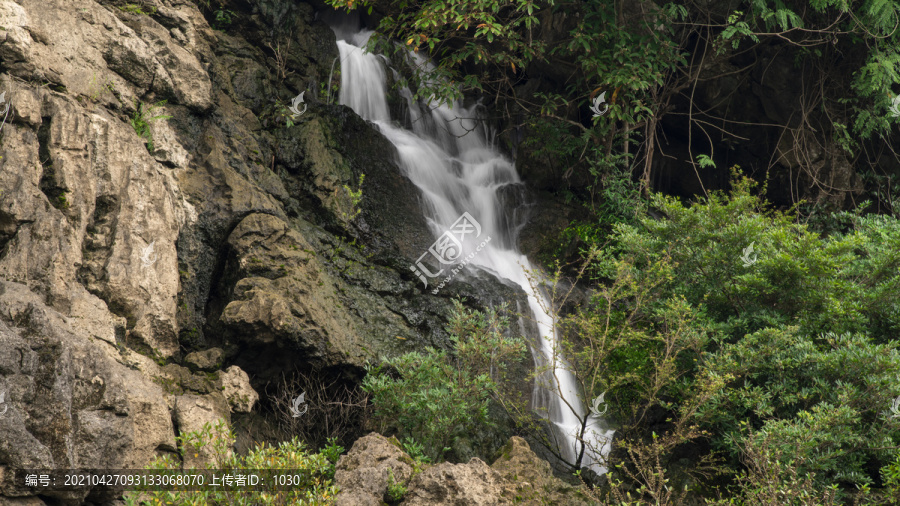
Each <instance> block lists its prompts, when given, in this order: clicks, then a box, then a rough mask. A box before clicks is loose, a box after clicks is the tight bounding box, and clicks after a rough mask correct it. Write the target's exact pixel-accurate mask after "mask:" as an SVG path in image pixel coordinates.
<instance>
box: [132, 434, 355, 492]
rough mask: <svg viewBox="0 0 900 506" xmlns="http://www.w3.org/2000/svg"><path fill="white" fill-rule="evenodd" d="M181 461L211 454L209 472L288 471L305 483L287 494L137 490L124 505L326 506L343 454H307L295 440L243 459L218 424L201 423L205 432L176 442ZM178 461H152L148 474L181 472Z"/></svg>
mask: <svg viewBox="0 0 900 506" xmlns="http://www.w3.org/2000/svg"><path fill="white" fill-rule="evenodd" d="M177 441H178V449H179V456H180V457H182V458H183V457H184V456H185V455H189V454H191V453H193V454H194V456H195V457H197V456H200V455H201V454H208V453H210V452H211V453H212V457H213V458H212V460H213V462H211V463H209V464H208V465H207V468H209V469H217V470H218V469H221V470H225V471H240V470H245V469H246V470H250V469H253V470H275V469H290V470H292V471H299V473H298V475H299V474H302V475H303V476H304V478H305V479H306V481H305V482H304V483H301V484H300V485H299V486H296V487H295V488H291V489H283V490H277V489H275V488H274V487H272V488H269V489H254V490H247V491H244V490H235V491H220V490H215V489H214V488H211V489H209V490H198V491H150V490H140V489H138V491H137V492H136V493H130V494H128V495H127V496H126V503H127V504H129V505H135V504H140V505H144V504H149V505H157V504H177V505H184V504H196V505H223V506H224V505H248V506H251V505H252V506H257V505H262V504H298V505H299V504H330V503H332V502H333V499H334V496H335V494H337V487H336V486H335V485H334V484H333V483H332V479H333V477H334V471H335V464H336V463H337V459H338V457H339V456H340V454H341V453H343V451H344V449H343V448H341V447H339V446H336V445H334V444H333V442H332V444H331V445H329V446H328V447H326V448H324V449H322V450H321V451H320V452H319V453H309V452H308V451H307V450H306V448H305V446H304V445H303V443H301V442H299V441H298V440H297V439H293V440H291V441H286V442H282V443H280V444H279V445H278V446H270V445H266V444H261V445H259V446H257V447H256V449H254V450H252V451H250V453H248V454H247V455H246V456H238V455H234V454H233V453H232V452H231V450H230V447H231V444H232V442H233V441H234V435H233V434H232V433H231V430H230V429H229V428H228V427H227V426H226V425H225V424H224V423H222V422H219V423H217V424H216V425H210V424H208V423H207V424H205V425H204V426H203V429H201V430H199V431H196V432H189V433H186V434H183V435H181V436H179V437H178V438H177ZM181 467H182V462H181V460H180V459H179V458H178V457H175V456H172V455H167V456H165V457H161V458H158V459H156V460H154V461H153V462H152V463H151V464H150V465H148V466H147V469H153V470H176V469H181Z"/></svg>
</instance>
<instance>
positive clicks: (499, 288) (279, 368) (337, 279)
mask: <svg viewBox="0 0 900 506" xmlns="http://www.w3.org/2000/svg"><path fill="white" fill-rule="evenodd" d="M200 4H203V2H193V1H189V0H145V1H143V2H140V11H139V12H132V11H133V9H124V8H122V7H124V6H125V3H124V2H120V1H115V0H0V93H3V94H4V95H2V96H3V97H4V103H3V104H0V111H2V110H4V108H5V105H7V104H8V105H9V111H8V114H6V115H0V392H2V393H3V394H4V396H3V406H4V407H5V408H6V411H5V412H4V413H3V415H2V416H0V502H2V501H7V500H8V501H12V500H16V501H24V502H22V503H23V504H26V503H28V501H32V499H33V498H29V497H31V495H32V492H31V491H29V490H25V489H22V488H21V487H20V486H19V485H17V484H16V483H12V482H11V481H10V480H9V479H8V474H5V473H4V470H8V469H22V468H65V467H79V466H81V467H94V468H97V467H100V468H104V467H106V468H128V467H132V468H139V467H143V466H144V465H145V464H147V463H148V462H149V461H150V460H151V459H153V458H155V457H157V456H162V455H165V454H167V453H171V452H174V451H175V437H176V436H177V435H178V434H180V433H184V432H186V431H191V430H197V429H199V428H201V427H202V426H203V424H204V423H207V422H215V421H217V420H223V421H225V422H230V421H232V419H233V417H236V416H243V415H245V414H246V413H247V412H250V411H254V410H256V409H258V408H257V406H258V405H259V404H260V403H261V402H263V401H265V399H262V398H260V395H259V394H260V393H261V392H262V387H264V386H265V385H266V383H267V382H270V381H275V380H277V379H278V378H280V377H281V374H282V373H283V372H285V371H290V370H293V369H295V368H298V367H302V368H305V369H307V370H310V369H311V370H321V371H332V372H331V374H339V375H341V376H342V377H344V378H345V379H346V380H347V381H356V380H358V379H359V377H360V376H361V374H362V368H361V367H362V365H363V364H364V363H365V362H366V361H367V360H378V359H379V358H381V357H384V356H390V355H393V354H398V353H402V352H405V351H410V350H413V349H420V348H421V347H423V346H425V345H428V346H447V345H448V342H449V341H448V339H447V335H446V333H445V331H444V330H443V329H444V325H445V323H446V321H447V317H448V315H449V311H450V308H451V304H450V302H449V297H450V296H465V297H467V298H468V301H469V302H468V303H469V304H471V305H473V306H475V307H484V306H485V305H487V304H490V303H492V302H497V301H501V300H515V299H518V300H520V301H522V302H523V304H524V305H527V304H526V303H525V302H524V295H523V294H522V293H521V291H520V290H518V289H517V288H513V287H510V286H507V285H504V284H502V283H496V282H495V281H492V280H485V279H481V278H475V277H470V278H469V279H467V278H465V276H460V280H459V281H458V282H457V283H455V284H454V286H453V288H452V289H448V290H445V292H446V293H445V294H442V296H441V297H435V296H432V295H431V294H429V293H427V292H425V291H423V290H422V289H421V288H420V287H419V286H418V284H419V283H418V280H416V279H415V278H414V277H413V275H412V274H411V273H410V271H409V265H410V264H411V262H412V260H413V259H415V258H416V257H418V256H419V255H420V254H421V252H422V251H425V249H426V248H427V247H428V246H429V245H430V243H431V242H432V240H433V238H432V236H431V233H430V232H429V230H428V228H427V226H426V224H425V221H424V219H423V218H422V214H421V210H420V208H419V201H418V196H417V190H416V189H415V187H414V186H413V184H412V183H411V182H410V181H409V180H408V179H406V178H405V177H404V176H402V174H401V173H400V172H399V171H398V170H397V167H396V165H395V163H394V156H395V153H394V151H393V148H392V146H391V145H390V144H389V143H388V142H387V140H385V139H384V138H383V137H382V136H381V135H380V134H379V133H378V132H377V130H375V129H374V128H372V126H371V125H369V124H367V123H366V122H365V121H363V120H361V119H360V118H359V117H358V116H357V115H356V114H354V113H353V112H352V111H350V110H349V109H348V108H346V107H343V106H340V105H335V104H327V103H323V100H322V98H323V97H319V94H320V90H321V89H323V88H322V86H323V85H325V84H326V81H327V79H328V76H329V74H330V72H331V69H332V65H333V63H334V61H335V58H336V57H337V48H336V45H335V40H334V35H333V33H332V32H331V30H330V29H329V28H328V27H327V26H326V25H325V24H323V23H322V22H321V21H317V20H316V17H315V11H314V8H313V7H312V6H311V5H309V4H306V3H303V2H297V1H289V0H250V1H243V2H237V1H234V2H228V8H229V9H231V10H233V11H234V12H235V14H236V15H235V16H234V20H233V22H232V23H231V24H230V25H228V26H224V27H222V26H220V27H218V28H220V29H214V28H213V27H212V26H211V25H210V23H211V22H213V23H215V17H214V14H213V12H211V11H209V10H206V9H205V8H204V7H202V5H200ZM301 92H304V93H305V96H306V97H307V102H306V103H307V105H308V110H307V112H306V113H305V114H304V115H303V116H302V117H300V118H298V119H297V120H295V121H294V123H296V124H295V125H293V126H288V125H287V123H286V122H285V116H284V110H285V109H284V107H285V105H286V104H290V102H291V100H292V98H293V97H295V96H296V95H298V94H299V93H301ZM363 174H365V183H364V186H363V187H362V190H363V200H362V203H361V205H360V210H361V213H360V214H359V215H358V216H357V217H355V218H354V219H353V220H348V219H347V216H348V215H349V214H353V213H352V212H351V211H353V209H351V208H352V202H351V200H350V198H349V196H348V194H347V192H346V190H345V188H344V187H345V185H346V186H348V187H350V188H353V189H357V186H358V181H359V179H360V176H361V175H363ZM334 371H337V373H335V372H334ZM0 409H2V408H0ZM207 457H208V456H207ZM204 458H205V457H204V456H198V457H197V459H199V460H197V461H195V462H186V463H185V464H187V465H200V464H202V462H203V459H204ZM4 476H6V477H7V478H4ZM92 493H93V494H95V495H91V494H92ZM86 498H90V499H91V500H94V499H98V497H96V491H92V490H91V489H89V488H85V489H83V490H78V491H75V492H71V493H66V494H65V495H61V496H59V497H53V498H52V499H53V500H54V501H58V502H59V503H60V504H81V503H82V502H83V501H84V500H86Z"/></svg>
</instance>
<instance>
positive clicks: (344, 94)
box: [334, 25, 613, 474]
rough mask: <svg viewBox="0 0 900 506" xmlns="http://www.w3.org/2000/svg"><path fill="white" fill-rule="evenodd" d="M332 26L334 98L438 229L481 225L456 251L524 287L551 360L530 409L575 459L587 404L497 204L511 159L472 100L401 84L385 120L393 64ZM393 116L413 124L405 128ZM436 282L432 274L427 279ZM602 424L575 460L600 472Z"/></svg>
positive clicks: (512, 176) (542, 350)
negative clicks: (336, 72) (416, 92)
mask: <svg viewBox="0 0 900 506" xmlns="http://www.w3.org/2000/svg"><path fill="white" fill-rule="evenodd" d="M334 30H335V33H336V34H337V38H338V39H339V40H338V43H337V44H338V49H339V50H340V58H341V64H340V68H341V89H340V102H341V103H342V104H344V105H347V106H349V107H350V108H352V109H353V110H354V111H356V113H357V114H359V115H360V116H361V117H363V118H364V119H366V120H369V121H371V122H373V123H374V124H375V125H376V126H377V127H378V129H379V130H380V131H381V133H382V134H383V135H384V136H385V137H386V138H387V139H388V140H389V141H390V142H391V143H392V144H393V145H394V146H396V148H397V153H398V164H399V166H400V168H401V169H402V170H403V172H404V174H405V175H406V176H407V177H409V179H410V180H412V182H413V183H414V184H415V185H416V186H417V187H418V188H419V190H421V192H422V197H423V198H422V203H423V212H424V214H425V217H426V219H427V220H428V223H429V226H430V227H431V228H432V232H433V233H434V235H435V237H436V238H437V237H439V236H441V235H442V234H444V233H445V232H446V231H447V230H450V228H451V226H453V225H454V223H456V222H457V220H458V219H459V218H460V216H462V215H463V213H468V214H469V216H470V217H472V218H474V220H475V221H477V223H478V224H479V225H480V227H481V234H480V236H479V237H480V238H483V237H485V236H486V237H490V238H491V240H490V241H489V242H488V243H487V244H485V245H480V244H476V243H477V242H478V241H475V242H468V241H464V242H463V243H462V249H463V251H462V255H461V258H469V257H471V260H470V261H469V264H468V265H469V266H473V267H474V268H476V269H477V268H480V269H483V270H485V271H488V272H490V273H491V274H493V275H494V276H497V277H501V278H506V279H508V280H511V281H513V282H514V283H516V284H518V285H519V286H521V287H522V289H523V290H524V291H525V293H527V294H528V302H529V306H530V309H531V313H532V315H533V317H534V320H535V321H536V322H537V325H538V328H539V331H540V334H541V339H540V340H539V344H538V345H537V346H534V347H532V350H531V351H532V356H533V357H534V359H535V364H536V365H538V366H539V367H540V366H542V365H548V364H552V366H551V367H548V368H547V369H548V370H547V373H546V374H545V375H544V378H543V380H542V381H540V382H536V385H535V393H534V397H533V404H534V407H535V408H536V409H539V408H544V409H543V410H542V411H543V412H544V414H545V416H547V417H548V418H549V421H550V422H551V428H552V430H553V433H554V436H555V437H556V438H557V439H558V440H559V443H558V446H559V449H560V453H561V454H562V455H563V456H564V458H565V460H566V461H568V462H570V463H572V462H575V459H576V454H577V452H578V451H579V449H580V447H581V443H580V442H579V441H578V439H577V438H576V434H578V433H579V432H580V430H581V420H582V419H583V418H584V414H585V413H586V411H585V409H586V408H585V406H584V403H583V402H582V401H581V400H580V398H579V395H578V391H579V389H578V387H577V383H576V380H575V377H574V376H573V375H572V373H571V372H570V371H569V370H568V369H567V367H566V364H565V363H564V362H563V361H562V359H561V358H559V357H558V353H557V354H554V352H553V351H554V348H555V343H556V335H555V333H554V329H555V325H554V321H553V315H552V314H550V313H548V311H547V308H549V307H550V306H549V303H548V301H547V300H546V298H545V296H544V294H543V293H541V290H539V289H535V288H533V286H532V285H533V283H531V282H530V281H529V273H531V272H532V271H533V268H532V266H531V263H530V262H529V261H528V258H526V257H525V255H523V254H521V253H519V252H518V250H517V249H516V237H515V233H516V231H517V230H518V227H519V226H520V225H521V223H514V222H511V221H514V220H512V219H511V218H509V215H508V213H506V212H504V211H505V210H504V207H503V199H502V198H501V197H502V195H501V194H502V192H503V190H504V188H506V187H508V186H509V185H518V184H521V180H520V179H519V175H518V173H517V172H516V168H515V166H514V165H513V163H512V162H511V161H510V160H508V159H507V158H506V157H504V156H503V155H502V154H501V153H500V152H499V151H498V150H497V149H496V147H495V146H493V145H492V144H491V143H490V141H489V135H488V131H487V129H486V127H485V125H484V124H483V122H481V121H479V120H478V119H477V118H478V114H477V110H476V109H477V108H476V107H475V106H472V107H469V108H466V107H463V106H462V105H461V104H459V103H454V104H452V106H445V105H436V104H424V103H418V102H416V101H414V100H413V99H412V94H411V93H410V92H409V90H403V91H402V92H401V95H402V96H403V97H404V98H405V99H406V105H407V108H406V109H407V111H408V115H409V117H408V118H395V119H398V120H401V119H402V120H403V121H398V122H397V123H394V122H392V118H391V114H390V110H389V107H388V100H387V98H388V89H387V77H388V73H389V72H393V71H392V70H391V69H390V67H388V65H387V61H386V59H385V58H384V57H382V56H379V55H375V54H371V53H368V52H366V51H365V50H364V49H362V48H363V47H364V46H365V44H366V42H367V40H368V38H369V36H370V35H371V32H368V31H356V30H353V29H348V28H347V27H346V26H340V25H338V26H335V27H334ZM411 58H413V61H414V62H415V64H416V65H423V66H425V67H426V68H427V67H428V66H429V65H430V63H429V62H428V61H426V60H425V59H424V58H422V57H420V56H417V55H411ZM400 124H408V125H412V129H407V128H403V127H401V126H399V125H400ZM479 246H480V248H479ZM434 282H435V283H438V282H439V279H438V278H434ZM430 288H432V287H429V289H430ZM539 383H544V386H543V387H542V386H541V385H540V384H539ZM567 403H568V405H567ZM570 406H571V407H570ZM603 426H604V423H603V421H602V420H600V419H598V417H596V416H595V415H592V416H590V417H589V419H588V424H587V431H586V433H585V436H584V439H585V441H586V442H587V448H588V449H587V451H585V456H584V458H583V460H582V466H583V467H589V468H591V469H592V470H594V471H595V472H597V473H601V474H602V473H604V472H606V467H604V465H603V462H604V456H605V455H607V454H608V452H609V449H610V441H611V438H612V433H613V431H610V430H605V429H603V428H602V427H603ZM591 448H594V449H599V451H591V450H590V449H591Z"/></svg>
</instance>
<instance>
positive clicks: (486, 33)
mask: <svg viewBox="0 0 900 506" xmlns="http://www.w3.org/2000/svg"><path fill="white" fill-rule="evenodd" d="M326 3H328V4H329V5H331V6H333V7H335V8H346V9H347V10H352V9H356V8H360V7H361V8H368V9H369V11H370V12H371V8H372V5H373V4H374V2H373V1H371V0H327V2H326ZM392 3H393V5H392V7H393V9H392V10H391V14H390V15H388V16H385V17H384V18H383V19H382V20H381V22H380V24H379V26H378V32H379V33H380V34H381V35H382V38H381V43H380V44H379V47H381V49H382V50H384V51H387V52H394V51H396V50H403V48H402V47H401V48H397V49H395V48H394V46H393V44H392V43H390V42H389V41H391V40H400V41H402V42H403V43H404V44H405V46H406V48H408V49H410V50H412V51H415V52H419V51H423V50H427V51H428V52H429V53H430V54H432V55H433V56H434V57H435V58H436V61H437V62H438V66H437V68H436V69H435V70H433V71H429V72H427V75H426V71H425V69H423V68H416V69H415V70H414V72H415V77H414V82H415V84H416V86H415V91H416V96H417V97H423V98H428V97H430V96H432V95H434V96H436V97H438V98H439V99H453V98H459V97H461V96H462V94H461V90H460V89H459V88H458V87H457V86H456V85H455V83H460V82H461V83H464V84H465V85H466V86H468V87H470V88H475V89H483V88H482V82H484V81H485V79H483V78H482V79H479V77H484V76H486V75H487V74H489V72H490V69H494V68H500V69H503V70H504V71H505V70H506V69H509V70H510V71H511V72H513V73H515V72H517V71H520V70H521V69H524V67H525V66H526V65H527V64H528V63H529V62H531V61H532V60H534V59H535V58H537V57H539V56H540V55H542V54H543V53H544V51H545V44H544V43H543V42H541V41H540V39H538V38H535V37H532V30H533V29H535V28H536V27H537V25H538V17H537V12H538V11H539V10H540V9H541V8H543V7H544V6H546V5H553V3H554V2H553V0H546V1H544V2H537V1H535V0H469V1H465V2H460V1H447V0H398V1H395V2H392ZM375 43H376V44H378V41H376V42H375ZM464 64H465V65H470V68H472V69H475V71H476V72H478V73H479V76H476V75H475V74H472V73H466V74H464V73H461V72H460V71H459V68H460V67H461V66H462V65H464Z"/></svg>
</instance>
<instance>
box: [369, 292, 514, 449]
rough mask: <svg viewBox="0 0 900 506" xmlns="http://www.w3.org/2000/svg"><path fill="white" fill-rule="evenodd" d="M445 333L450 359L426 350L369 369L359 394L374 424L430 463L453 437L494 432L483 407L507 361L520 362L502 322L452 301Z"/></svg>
mask: <svg viewBox="0 0 900 506" xmlns="http://www.w3.org/2000/svg"><path fill="white" fill-rule="evenodd" d="M455 304H456V311H455V313H454V316H453V318H452V319H451V323H450V326H449V328H448V330H449V331H450V332H451V340H452V342H453V343H454V344H455V345H456V350H455V351H456V352H455V354H451V353H450V352H447V351H445V350H437V349H434V348H428V349H427V350H426V351H425V352H424V353H419V352H411V353H407V354H405V355H402V356H399V357H396V358H392V359H388V360H386V361H385V362H384V363H383V364H382V365H378V366H369V367H368V368H367V371H368V374H367V375H366V377H365V379H364V380H363V389H365V390H366V391H367V392H369V393H370V394H372V396H373V404H374V405H375V416H374V419H375V421H376V422H380V423H381V425H382V427H390V428H393V429H395V430H396V431H397V432H399V433H400V435H401V436H405V437H411V438H413V439H414V440H415V441H418V443H419V444H420V445H421V447H418V446H417V447H415V448H416V451H417V452H419V453H422V454H424V455H427V456H428V458H429V459H431V460H432V461H434V462H440V461H443V460H444V458H445V452H447V451H448V450H449V449H450V446H451V445H452V443H453V442H454V441H455V440H457V439H458V438H462V437H471V436H472V435H473V434H475V433H478V432H480V431H484V430H488V431H490V430H491V429H493V428H494V427H495V424H494V422H493V421H492V420H491V419H490V417H489V416H488V406H489V404H490V402H491V400H492V398H494V397H495V395H496V393H497V391H498V388H499V385H500V384H501V383H502V382H503V381H504V380H505V372H506V367H507V362H508V361H512V360H516V359H521V358H522V357H523V356H524V351H525V346H524V343H523V341H522V340H521V339H516V338H511V337H507V336H505V335H503V333H502V331H503V330H504V329H505V328H506V322H505V320H504V319H503V318H501V317H499V316H498V315H497V313H496V312H495V311H488V313H487V314H483V313H481V312H478V311H470V310H466V309H464V308H463V307H462V305H461V304H460V303H459V302H456V303H455Z"/></svg>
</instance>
